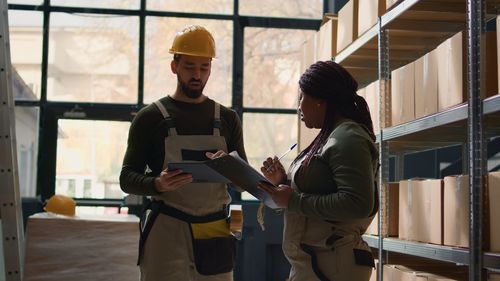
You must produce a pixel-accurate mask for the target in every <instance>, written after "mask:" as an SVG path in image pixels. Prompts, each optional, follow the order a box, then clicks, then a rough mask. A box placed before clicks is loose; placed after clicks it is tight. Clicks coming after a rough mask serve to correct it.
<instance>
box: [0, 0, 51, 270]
mask: <svg viewBox="0 0 500 281" xmlns="http://www.w3.org/2000/svg"><path fill="white" fill-rule="evenodd" d="M7 3H9V4H28V5H42V4H43V0H7ZM9 17H10V16H9ZM0 280H1V279H0Z"/></svg>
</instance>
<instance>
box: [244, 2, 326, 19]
mask: <svg viewBox="0 0 500 281" xmlns="http://www.w3.org/2000/svg"><path fill="white" fill-rule="evenodd" d="M239 14H240V15H250V16H263V17H285V18H311V19H321V18H322V16H323V0H308V1H304V0H240V3H239Z"/></svg>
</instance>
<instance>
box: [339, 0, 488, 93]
mask: <svg viewBox="0 0 500 281" xmlns="http://www.w3.org/2000/svg"><path fill="white" fill-rule="evenodd" d="M375 2H376V1H370V2H367V1H364V0H351V1H349V2H348V3H347V4H346V6H344V7H343V8H342V9H341V10H340V11H339V15H338V18H337V19H336V20H337V26H338V30H339V32H338V34H339V38H338V39H337V41H336V47H337V48H336V52H335V53H334V54H333V60H334V61H335V62H337V63H339V64H341V65H342V66H344V67H345V68H347V69H348V70H349V71H350V73H351V74H352V75H353V76H354V78H356V80H357V81H358V83H359V84H360V86H361V88H362V87H364V86H366V85H368V84H369V83H371V82H374V81H376V80H377V79H378V78H379V70H378V59H379V57H378V34H379V29H380V28H383V29H386V30H387V31H388V33H389V42H390V49H389V55H390V62H389V63H390V69H391V70H392V69H396V68H398V67H400V66H402V65H405V64H407V63H408V62H412V61H415V60H416V59H417V58H419V57H421V56H422V55H423V54H426V53H427V52H429V51H430V50H432V49H434V48H436V47H437V46H438V45H439V44H440V43H442V42H443V41H445V40H446V39H448V38H450V37H451V36H452V35H453V34H455V33H457V32H459V31H462V30H463V29H464V28H465V24H466V9H465V3H466V1H465V0H448V1H446V0H444V1H443V0H437V1H435V0H426V1H420V0H406V1H398V2H396V1H390V0H387V1H378V4H379V6H378V7H377V8H378V9H377V8H376V7H369V6H371V5H376V4H373V3H375ZM391 2H394V3H391ZM490 2H494V1H490ZM361 6H363V7H364V9H358V7H361ZM367 6H368V7H367ZM370 8H371V10H372V12H371V14H370V12H369V11H370ZM373 10H375V11H376V12H373ZM367 11H368V12H367ZM366 13H368V14H366ZM377 14H378V15H379V16H380V22H379V21H377V20H376V17H375V21H373V19H374V16H377ZM493 14H496V11H495V6H494V5H493V3H490V5H488V13H487V15H488V17H490V18H491V17H492V15H493ZM370 24H371V25H370ZM367 26H368V27H367ZM358 35H359V36H358Z"/></svg>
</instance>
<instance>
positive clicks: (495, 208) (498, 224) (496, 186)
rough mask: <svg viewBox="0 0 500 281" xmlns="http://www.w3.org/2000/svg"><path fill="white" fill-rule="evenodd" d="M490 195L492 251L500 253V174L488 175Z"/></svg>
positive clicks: (492, 173)
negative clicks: (499, 199) (499, 201)
mask: <svg viewBox="0 0 500 281" xmlns="http://www.w3.org/2000/svg"><path fill="white" fill-rule="evenodd" d="M488 195H489V206H490V208H489V209H490V214H489V217H490V250H491V251H492V252H500V219H498V217H500V204H498V198H500V172H491V173H489V174H488Z"/></svg>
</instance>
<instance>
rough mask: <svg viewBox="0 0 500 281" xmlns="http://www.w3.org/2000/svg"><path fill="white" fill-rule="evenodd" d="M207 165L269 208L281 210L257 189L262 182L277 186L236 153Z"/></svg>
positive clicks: (265, 194) (208, 162)
mask: <svg viewBox="0 0 500 281" xmlns="http://www.w3.org/2000/svg"><path fill="white" fill-rule="evenodd" d="M205 164H206V165H207V166H209V167H211V168H212V169H213V170H215V171H217V172H218V173H219V174H221V175H223V176H224V177H225V178H227V179H229V180H230V181H231V182H232V183H233V184H235V185H237V186H239V187H241V188H242V189H244V190H245V191H248V192H249V193H250V194H252V195H253V196H254V197H256V198H257V199H259V200H260V201H262V202H264V204H266V206H268V207H269V208H271V209H280V207H278V206H277V205H276V203H274V201H273V199H272V198H271V196H270V195H269V194H267V193H266V192H264V191H262V190H260V189H259V188H258V187H257V183H258V182H260V181H263V182H267V183H268V184H270V185H272V186H275V185H274V184H272V183H271V182H270V181H269V180H268V179H266V178H265V177H264V176H263V175H262V174H261V173H260V172H258V171H257V170H255V169H254V168H253V167H252V166H250V165H249V164H248V163H247V162H245V160H243V159H242V158H241V157H240V156H239V155H238V154H237V153H236V152H231V153H230V154H227V155H224V156H222V157H219V158H215V159H212V160H210V161H207V162H205Z"/></svg>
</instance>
